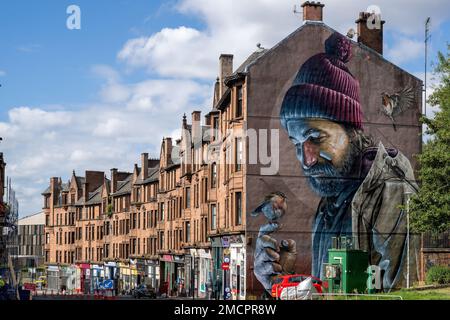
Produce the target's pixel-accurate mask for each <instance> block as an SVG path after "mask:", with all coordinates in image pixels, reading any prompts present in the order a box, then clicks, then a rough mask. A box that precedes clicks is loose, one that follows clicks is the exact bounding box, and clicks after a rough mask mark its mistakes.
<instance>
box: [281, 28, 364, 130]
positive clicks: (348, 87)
mask: <svg viewBox="0 0 450 320" xmlns="http://www.w3.org/2000/svg"><path fill="white" fill-rule="evenodd" d="M351 56H352V51H351V43H350V41H349V40H348V39H347V38H346V37H344V36H343V35H341V34H339V33H337V32H335V33H333V34H332V35H331V36H330V37H329V38H328V39H327V40H326V41H325V53H319V54H316V55H315V56H313V57H311V58H310V59H308V60H307V61H306V62H305V63H304V64H303V66H302V67H301V68H300V71H299V72H298V74H297V76H296V78H295V80H294V82H293V84H292V86H291V88H290V89H289V90H288V92H287V93H286V95H285V97H284V100H283V104H282V105H281V111H280V118H281V123H282V125H283V126H284V127H285V128H286V127H287V121H288V120H293V119H306V118H320V119H328V120H331V121H335V122H339V123H342V124H344V125H349V126H352V127H354V128H357V129H362V110H361V105H360V102H359V82H358V80H357V79H355V78H354V77H353V75H352V74H351V73H350V71H349V70H348V68H347V66H346V65H345V63H347V62H348V61H350V59H351Z"/></svg>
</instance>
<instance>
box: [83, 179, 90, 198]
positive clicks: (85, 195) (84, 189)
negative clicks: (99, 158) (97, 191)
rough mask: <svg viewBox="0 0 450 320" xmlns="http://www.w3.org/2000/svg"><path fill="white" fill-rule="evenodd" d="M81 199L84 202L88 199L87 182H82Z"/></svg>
mask: <svg viewBox="0 0 450 320" xmlns="http://www.w3.org/2000/svg"><path fill="white" fill-rule="evenodd" d="M83 199H84V202H87V201H88V200H89V183H87V182H85V183H84V184H83Z"/></svg>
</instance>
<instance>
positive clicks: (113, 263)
mask: <svg viewBox="0 0 450 320" xmlns="http://www.w3.org/2000/svg"><path fill="white" fill-rule="evenodd" d="M105 266H107V267H115V266H116V263H115V262H112V261H109V262H105Z"/></svg>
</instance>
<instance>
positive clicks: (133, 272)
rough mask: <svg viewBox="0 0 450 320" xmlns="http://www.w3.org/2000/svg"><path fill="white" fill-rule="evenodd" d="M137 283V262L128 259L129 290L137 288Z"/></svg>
mask: <svg viewBox="0 0 450 320" xmlns="http://www.w3.org/2000/svg"><path fill="white" fill-rule="evenodd" d="M137 281H138V270H137V260H136V259H130V289H129V291H130V290H133V289H135V288H136V286H137Z"/></svg>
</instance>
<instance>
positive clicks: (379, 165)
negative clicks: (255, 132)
mask: <svg viewBox="0 0 450 320" xmlns="http://www.w3.org/2000/svg"><path fill="white" fill-rule="evenodd" d="M351 55H352V53H351V43H350V41H349V40H348V39H347V38H346V37H344V36H342V35H340V34H339V33H334V34H332V35H331V36H330V37H329V38H328V39H327V40H326V42H325V53H319V54H317V55H314V56H313V57H311V58H310V59H309V60H307V61H306V62H305V63H304V64H303V65H302V67H301V68H300V70H299V72H298V74H297V76H296V77H295V79H294V81H293V84H292V86H291V87H290V89H289V90H288V91H287V93H286V94H285V97H284V100H283V102H282V106H281V111H280V119H281V124H282V126H283V128H284V129H285V130H286V131H287V133H288V135H289V139H290V141H291V142H292V144H293V145H294V146H295V148H296V153H297V158H298V160H299V161H300V163H301V166H302V169H303V173H304V175H305V176H306V178H307V179H308V181H309V185H310V187H311V188H312V190H313V191H314V192H315V193H316V194H318V195H319V196H320V197H321V201H320V203H319V206H318V208H317V211H316V215H315V218H314V222H313V228H312V248H311V251H312V271H311V274H312V275H313V276H316V277H319V278H322V279H323V278H324V274H323V268H322V266H323V263H326V262H328V249H330V248H331V244H332V238H333V237H339V236H351V237H353V239H355V240H356V243H354V245H355V247H356V248H357V249H360V250H364V251H367V252H368V253H369V261H368V265H377V266H379V267H380V270H381V279H382V286H383V289H384V290H385V291H388V290H390V289H391V288H394V287H399V286H403V285H404V284H405V283H406V282H405V281H406V261H407V258H406V252H407V248H406V247H407V245H406V244H407V237H406V235H407V230H406V228H407V226H406V219H407V217H406V212H405V210H404V209H402V205H405V203H406V197H407V196H406V195H407V194H411V193H415V192H417V190H418V187H417V185H416V184H415V182H414V181H415V180H414V173H413V169H412V167H411V164H410V162H409V160H408V159H407V158H406V157H405V156H404V155H403V154H402V153H401V152H399V151H398V150H396V149H386V148H385V147H384V146H383V144H382V143H381V142H380V143H379V144H378V145H375V144H374V143H373V142H372V139H371V138H370V137H368V136H367V135H365V134H364V132H363V122H362V120H363V113H362V108H361V105H360V96H359V95H360V87H359V82H358V80H357V79H356V78H355V77H354V76H353V75H352V73H351V72H350V70H349V69H348V68H347V66H346V63H347V62H348V61H349V60H350V59H351ZM289 214H301V212H298V213H294V212H289V210H287V213H286V215H289ZM264 236H265V237H267V233H264ZM416 242H417V241H416V239H415V238H414V239H413V238H411V243H410V248H411V253H410V257H411V259H410V261H411V262H410V270H411V271H410V281H411V283H412V282H413V281H415V280H417V267H416V265H417V260H416V259H417V251H416V248H418V245H417V243H416ZM261 243H262V242H261ZM261 249H262V248H256V252H261ZM262 250H267V251H271V250H272V249H270V248H265V249H262ZM269 255H270V252H269ZM270 257H272V259H267V260H266V261H270V262H265V264H266V265H265V267H264V268H263V267H262V266H260V265H256V264H257V263H260V261H264V259H262V258H259V259H256V260H255V267H254V270H255V271H254V272H255V275H256V277H257V278H258V279H259V280H260V282H261V283H262V284H263V285H264V287H265V288H266V290H269V287H270V285H269V283H270V279H273V276H274V274H280V273H284V271H283V270H280V265H279V263H278V261H274V259H273V254H272V255H270ZM267 264H273V265H274V266H275V267H274V268H270V267H268V266H267ZM282 268H283V266H281V269H282Z"/></svg>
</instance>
